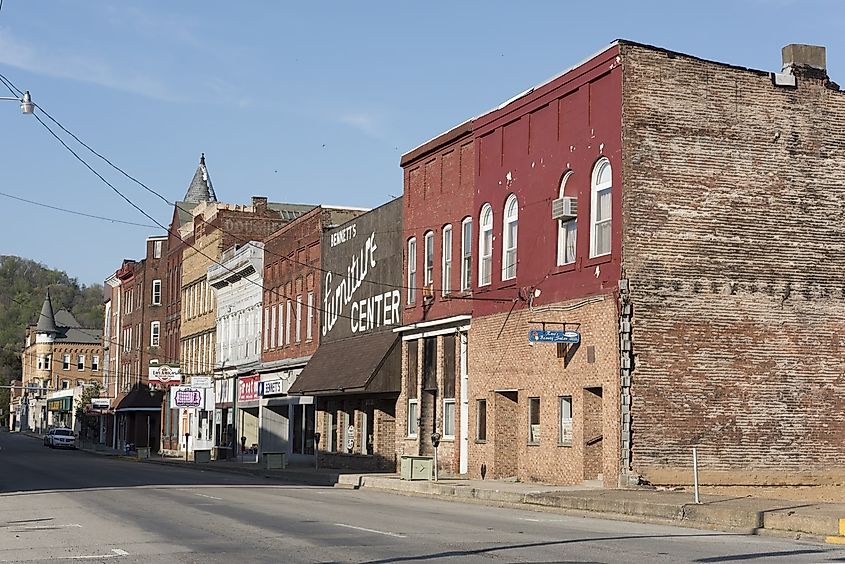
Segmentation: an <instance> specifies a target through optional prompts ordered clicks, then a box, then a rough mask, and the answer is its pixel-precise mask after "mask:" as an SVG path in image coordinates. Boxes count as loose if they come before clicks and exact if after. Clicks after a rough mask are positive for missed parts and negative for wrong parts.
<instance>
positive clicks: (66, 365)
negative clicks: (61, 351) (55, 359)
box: [62, 354, 70, 370]
mask: <svg viewBox="0 0 845 564" xmlns="http://www.w3.org/2000/svg"><path fill="white" fill-rule="evenodd" d="M62 370H70V355H69V354H65V355H64V356H62Z"/></svg>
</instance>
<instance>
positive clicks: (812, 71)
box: [781, 43, 827, 78]
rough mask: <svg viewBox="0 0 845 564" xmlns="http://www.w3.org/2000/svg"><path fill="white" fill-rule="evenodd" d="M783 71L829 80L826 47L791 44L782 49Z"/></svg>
mask: <svg viewBox="0 0 845 564" xmlns="http://www.w3.org/2000/svg"><path fill="white" fill-rule="evenodd" d="M781 56H782V58H783V70H784V71H788V72H791V73H792V74H801V75H803V76H807V77H811V78H827V64H826V57H825V49H824V47H820V46H818V45H802V44H800V43H791V44H789V45H787V46H786V47H784V48H783V49H781Z"/></svg>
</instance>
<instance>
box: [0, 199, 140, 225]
mask: <svg viewBox="0 0 845 564" xmlns="http://www.w3.org/2000/svg"><path fill="white" fill-rule="evenodd" d="M0 196H5V197H6V198H11V199H13V200H18V201H19V202H26V203H27V204H32V205H33V206H41V207H42V208H48V209H51V210H56V211H60V212H64V213H69V214H73V215H79V216H82V217H89V218H91V219H99V220H102V221H108V222H110V223H122V224H124V225H134V226H136V227H149V228H156V226H155V225H150V224H147V223H136V222H134V221H125V220H122V219H114V218H111V217H103V216H101V215H93V214H90V213H85V212H80V211H75V210H69V209H65V208H60V207H58V206H51V205H50V204H45V203H42V202H36V201H33V200H27V199H26V198H21V197H20V196H13V195H12V194H6V193H5V192H0Z"/></svg>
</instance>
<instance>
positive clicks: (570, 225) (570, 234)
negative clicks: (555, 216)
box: [557, 170, 578, 266]
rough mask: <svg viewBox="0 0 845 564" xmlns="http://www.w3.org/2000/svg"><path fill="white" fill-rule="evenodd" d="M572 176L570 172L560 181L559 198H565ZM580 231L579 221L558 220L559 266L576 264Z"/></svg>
mask: <svg viewBox="0 0 845 564" xmlns="http://www.w3.org/2000/svg"><path fill="white" fill-rule="evenodd" d="M571 176H572V171H571V170H570V171H569V172H567V173H566V174H565V175H563V179H562V180H561V181H560V192H559V193H558V194H559V196H558V197H559V198H563V196H564V195H565V191H566V184H567V182H569V179H570V177H571ZM577 231H578V220H577V219H574V218H573V219H568V220H563V219H559V220H558V226H557V265H558V266H562V265H564V264H572V263H573V262H575V236H576V234H577Z"/></svg>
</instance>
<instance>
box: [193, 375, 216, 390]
mask: <svg viewBox="0 0 845 564" xmlns="http://www.w3.org/2000/svg"><path fill="white" fill-rule="evenodd" d="M191 387H193V388H213V387H214V378H212V377H211V376H191Z"/></svg>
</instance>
